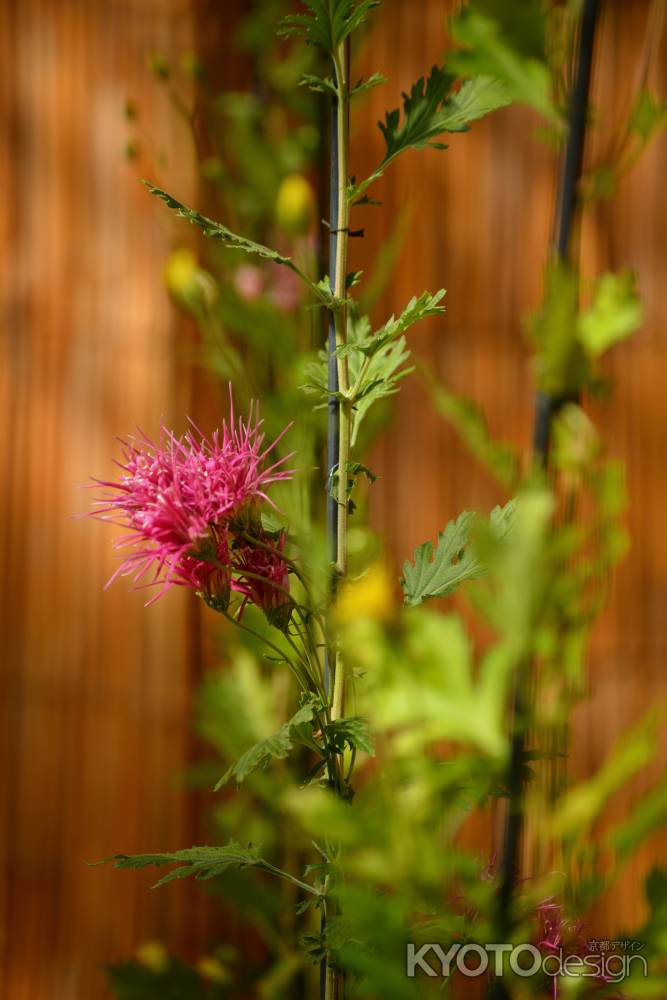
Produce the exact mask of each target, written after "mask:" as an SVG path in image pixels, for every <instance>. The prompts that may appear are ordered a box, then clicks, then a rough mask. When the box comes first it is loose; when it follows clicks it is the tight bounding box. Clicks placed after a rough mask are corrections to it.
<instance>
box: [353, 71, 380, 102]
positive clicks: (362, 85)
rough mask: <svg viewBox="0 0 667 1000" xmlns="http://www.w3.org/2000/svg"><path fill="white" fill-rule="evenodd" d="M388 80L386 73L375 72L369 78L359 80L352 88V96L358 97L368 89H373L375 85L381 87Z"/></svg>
mask: <svg viewBox="0 0 667 1000" xmlns="http://www.w3.org/2000/svg"><path fill="white" fill-rule="evenodd" d="M386 82H387V77H386V76H385V75H384V73H373V75H372V76H369V77H368V79H367V80H359V82H358V83H356V84H355V85H354V87H352V89H351V90H350V97H357V96H358V95H359V94H365V93H366V91H368V90H373V88H374V87H379V86H381V85H382V84H383V83H386Z"/></svg>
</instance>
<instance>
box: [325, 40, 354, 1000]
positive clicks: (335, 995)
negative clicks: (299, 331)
mask: <svg viewBox="0 0 667 1000" xmlns="http://www.w3.org/2000/svg"><path fill="white" fill-rule="evenodd" d="M333 62H334V71H335V75H336V88H337V92H338V93H337V101H336V132H337V146H338V178H337V181H338V212H337V218H336V219H335V222H334V220H331V221H332V224H334V225H335V228H336V230H337V237H338V238H337V240H336V269H335V279H334V289H333V292H334V296H335V298H336V300H337V302H338V303H339V304H338V305H337V306H336V309H335V312H334V329H335V333H336V347H337V348H339V347H343V346H344V345H345V344H346V343H347V302H346V298H347V257H348V248H349V222H350V208H349V202H348V197H347V182H348V176H349V109H350V86H349V45H348V43H347V42H344V43H343V44H342V45H340V46H339V48H338V50H337V51H336V52H335V53H334V57H333ZM336 365H337V369H338V391H339V394H340V395H339V407H338V414H339V439H338V489H337V496H336V501H337V511H338V516H337V539H336V576H337V578H338V580H341V579H343V578H344V577H345V576H346V574H347V568H348V559H347V556H348V552H347V550H348V514H349V507H348V497H347V469H348V464H349V461H350V424H351V418H352V403H351V400H350V398H349V392H350V373H349V367H348V360H347V358H346V357H340V356H339V355H337V358H336ZM334 662H335V667H334V679H333V681H334V682H333V696H332V702H331V719H332V721H333V720H335V719H339V718H341V717H342V716H343V714H344V712H345V663H344V660H343V657H342V656H341V655H340V653H337V654H336V656H335V659H334ZM331 765H332V767H331V770H332V771H333V776H334V780H335V783H336V787H337V788H338V791H339V793H341V792H343V791H344V785H345V777H344V768H343V759H342V755H341V757H340V759H338V758H336V757H335V756H334V757H333V759H332V761H331ZM330 773H331V772H330ZM344 989H345V980H344V977H343V976H342V975H340V974H339V973H338V972H337V971H336V970H335V969H334V968H332V966H331V965H330V963H329V961H328V960H327V963H326V969H325V987H324V997H325V1000H341V998H342V996H343V992H344Z"/></svg>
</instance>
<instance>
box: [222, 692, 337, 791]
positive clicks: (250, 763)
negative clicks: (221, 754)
mask: <svg viewBox="0 0 667 1000" xmlns="http://www.w3.org/2000/svg"><path fill="white" fill-rule="evenodd" d="M316 711H317V699H316V698H313V697H311V698H309V699H308V701H306V702H305V703H304V704H303V705H302V706H301V708H300V709H299V710H298V712H296V713H295V714H294V715H293V716H292V718H291V719H289V720H288V721H287V722H285V723H284V725H282V726H281V727H280V729H279V730H278V732H277V733H274V734H273V736H269V737H268V739H265V740H260V742H259V743H255V745H254V746H252V747H250V749H249V750H247V751H246V752H245V753H244V754H243V756H242V757H240V758H239V760H237V761H236V763H235V764H232V765H231V767H229V768H227V770H226V771H225V773H224V774H223V776H222V778H220V781H219V782H218V783H217V785H216V786H215V791H216V792H217V791H218V789H220V788H222V786H223V785H225V784H227V782H228V781H230V779H231V778H235V779H236V782H237V783H238V784H240V783H241V782H242V781H245V779H246V778H247V777H248V776H249V775H250V774H252V773H253V771H257V770H259V768H262V767H266V765H267V764H268V763H269V762H270V761H271V760H283V759H284V758H285V757H287V756H288V755H289V754H290V752H291V751H292V750H293V748H294V743H295V742H301V741H302V735H301V734H300V728H301V727H302V726H305V725H306V724H307V723H309V722H311V721H312V719H313V718H314V717H315V713H316Z"/></svg>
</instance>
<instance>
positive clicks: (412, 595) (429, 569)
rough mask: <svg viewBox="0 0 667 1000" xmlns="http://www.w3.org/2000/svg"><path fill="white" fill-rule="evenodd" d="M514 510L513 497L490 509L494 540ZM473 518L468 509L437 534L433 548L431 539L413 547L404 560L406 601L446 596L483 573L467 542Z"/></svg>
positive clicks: (507, 528) (505, 531) (504, 530)
mask: <svg viewBox="0 0 667 1000" xmlns="http://www.w3.org/2000/svg"><path fill="white" fill-rule="evenodd" d="M515 511H516V503H515V501H514V500H510V501H509V503H507V504H505V506H504V507H495V508H494V509H493V510H492V511H491V516H490V518H489V527H490V529H491V531H492V533H493V536H494V537H495V538H496V539H497V540H498V541H502V539H503V538H505V536H506V535H507V534H508V533H509V531H510V530H511V528H512V525H513V523H514V516H515ZM476 518H477V515H476V514H475V513H474V512H471V511H464V512H463V513H462V514H459V516H458V517H457V518H456V520H455V521H450V522H449V524H448V525H447V527H446V528H445V530H444V531H443V532H441V533H440V534H439V535H438V541H437V545H436V547H435V550H434V549H433V545H432V543H431V542H424V544H423V545H420V546H419V548H417V549H416V550H415V554H414V557H413V562H409V561H406V562H405V564H404V566H403V579H402V580H401V586H402V587H403V593H404V595H405V603H406V604H408V605H416V604H421V603H422V601H425V600H427V599H428V598H432V597H448V596H449V595H450V594H453V593H454V591H455V590H457V589H458V587H460V585H461V584H462V583H465V582H466V581H467V580H477V579H479V578H480V577H483V576H485V575H486V573H487V572H488V569H487V567H486V566H485V564H484V563H483V562H482V560H481V559H480V558H479V556H478V555H477V553H476V552H475V550H474V548H473V547H472V546H471V544H470V540H471V531H472V527H473V524H474V522H475V520H476Z"/></svg>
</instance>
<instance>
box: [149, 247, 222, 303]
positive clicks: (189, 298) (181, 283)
mask: <svg viewBox="0 0 667 1000" xmlns="http://www.w3.org/2000/svg"><path fill="white" fill-rule="evenodd" d="M162 273H163V277H164V283H165V285H166V286H167V289H168V291H169V292H171V294H172V295H173V296H174V298H175V299H179V300H180V301H181V302H185V303H194V302H197V301H202V300H203V301H205V302H209V303H210V302H212V301H213V299H214V298H215V291H216V289H215V281H214V280H213V278H212V277H211V275H210V274H208V272H207V271H204V270H203V269H202V268H201V267H200V266H199V264H198V262H197V258H196V257H195V255H194V254H193V252H192V250H188V249H187V247H178V249H176V250H174V251H173V252H172V253H171V254H170V255H169V257H168V258H167V261H166V263H165V265H164V270H163V272H162Z"/></svg>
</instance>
